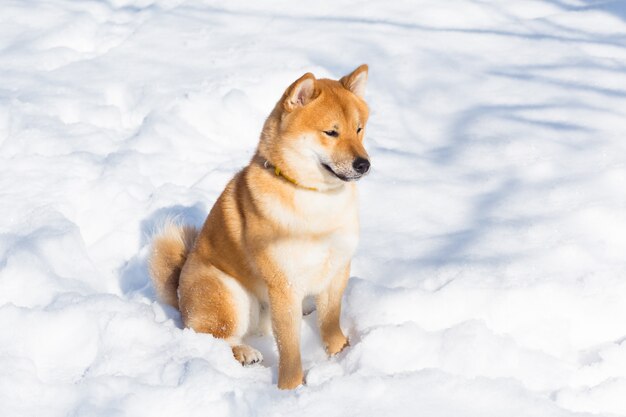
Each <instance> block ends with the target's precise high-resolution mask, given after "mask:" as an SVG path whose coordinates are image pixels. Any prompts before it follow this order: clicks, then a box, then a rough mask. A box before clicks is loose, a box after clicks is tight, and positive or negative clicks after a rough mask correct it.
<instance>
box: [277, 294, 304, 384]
mask: <svg viewBox="0 0 626 417" xmlns="http://www.w3.org/2000/svg"><path fill="white" fill-rule="evenodd" d="M268 294H269V299H270V311H271V316H272V329H273V331H274V337H275V338H276V344H277V346H278V355H279V362H278V388H281V389H293V388H296V387H297V386H298V385H300V384H302V382H303V373H302V360H301V358H300V323H301V321H302V297H301V296H299V295H298V294H296V293H295V292H294V291H293V290H292V289H291V288H290V286H289V285H287V283H277V284H274V285H269V286H268Z"/></svg>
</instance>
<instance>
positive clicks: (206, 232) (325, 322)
mask: <svg viewBox="0 0 626 417" xmlns="http://www.w3.org/2000/svg"><path fill="white" fill-rule="evenodd" d="M366 79H367V66H365V65H362V66H360V67H359V68H357V69H356V70H355V71H353V72H352V73H350V74H348V75H347V76H345V77H343V78H341V79H340V80H339V81H334V80H327V79H320V80H318V79H316V78H315V77H314V76H313V75H312V74H310V73H307V74H305V75H304V76H302V77H301V78H300V79H298V80H296V81H295V82H294V83H293V84H292V85H291V86H289V87H288V88H287V89H286V90H285V93H284V94H283V96H282V98H281V99H280V100H279V101H278V103H277V104H276V106H275V108H274V110H273V111H272V113H271V114H270V116H269V117H268V119H267V121H266V122H265V126H264V127H263V131H262V134H261V139H260V142H259V146H258V148H257V152H256V154H255V155H254V157H253V158H252V160H251V161H250V163H249V165H248V166H246V167H245V168H244V169H243V170H242V171H240V172H239V173H238V174H237V175H236V176H235V177H234V178H233V179H232V180H231V181H230V183H229V184H228V185H227V186H226V188H225V190H224V191H223V193H222V194H221V196H220V197H219V198H218V200H217V201H216V203H215V205H214V206H213V208H212V209H211V212H210V213H209V216H208V217H207V219H206V222H205V223H204V225H203V227H202V230H201V231H200V232H199V235H198V237H197V239H196V240H195V245H193V247H191V246H190V245H187V244H181V242H186V240H185V239H184V238H178V239H175V238H174V237H173V236H176V234H172V233H166V235H165V236H161V237H157V239H156V240H155V243H154V246H153V255H152V258H151V259H152V260H151V264H150V265H151V273H152V276H153V279H154V282H155V286H156V288H157V292H158V293H159V295H160V297H161V299H163V300H164V301H165V302H168V303H170V304H172V305H175V304H174V300H172V298H173V297H174V295H175V294H176V291H175V290H176V284H178V302H179V306H180V310H181V313H182V317H183V322H184V324H185V326H188V327H191V328H193V329H194V330H196V331H198V332H206V333H211V334H213V335H214V336H216V337H220V338H223V339H225V340H227V341H228V342H229V343H230V344H231V346H232V349H233V355H234V356H235V358H236V359H237V360H239V361H240V362H242V363H243V364H248V363H254V362H256V361H258V360H260V359H261V355H260V353H259V352H258V351H256V350H255V349H254V348H252V347H250V346H247V345H245V344H243V342H242V338H243V337H244V336H245V335H246V334H247V333H248V332H250V331H251V330H253V329H254V327H255V326H258V325H259V321H260V313H259V311H261V310H263V309H264V308H269V310H270V318H271V325H272V330H273V333H274V337H275V338H276V342H277V346H278V351H279V372H278V386H279V387H280V388H294V387H296V386H298V385H299V384H301V383H302V382H303V371H302V365H301V358H300V324H301V319H302V301H303V299H304V297H306V296H308V295H315V296H316V297H317V308H318V311H319V325H320V333H321V336H322V339H323V341H324V344H325V346H326V349H327V351H328V353H329V354H335V353H337V352H339V351H340V350H341V349H343V348H344V347H345V346H346V345H347V344H348V339H347V338H346V336H345V335H344V334H343V332H342V330H341V328H340V325H339V318H340V315H341V298H342V295H343V291H344V288H345V285H346V282H347V280H348V276H349V271H350V259H351V257H352V255H353V253H354V250H355V247H356V243H357V240H358V210H357V194H356V187H355V183H354V182H353V180H356V179H358V178H360V177H361V176H362V175H364V174H365V173H366V171H367V169H368V168H369V161H368V156H367V152H366V151H365V148H364V147H363V143H362V141H363V135H364V128H365V124H366V122H367V118H368V108H367V105H366V103H365V101H364V100H363V98H362V94H363V89H364V87H365V81H366ZM359 161H361V162H363V161H365V162H367V164H366V165H367V166H364V165H362V164H361V165H359ZM268 166H273V167H279V169H280V171H281V172H282V173H284V175H282V176H279V175H277V174H276V172H278V171H276V170H274V169H268ZM287 178H289V180H287ZM291 179H293V181H292V180H291ZM182 235H184V233H183V232H179V233H178V235H177V236H179V237H180V236H182ZM179 270H180V280H178V279H177V278H178V275H179V272H178V271H179Z"/></svg>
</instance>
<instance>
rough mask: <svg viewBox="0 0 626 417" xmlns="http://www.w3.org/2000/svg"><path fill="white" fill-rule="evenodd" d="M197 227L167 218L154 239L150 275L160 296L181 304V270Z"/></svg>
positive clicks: (172, 304)
mask: <svg viewBox="0 0 626 417" xmlns="http://www.w3.org/2000/svg"><path fill="white" fill-rule="evenodd" d="M198 233H199V231H198V229H196V228H195V227H193V226H180V225H177V224H175V223H174V222H172V221H169V222H167V223H166V224H165V225H164V226H163V228H162V229H161V231H160V232H159V233H158V234H156V236H155V237H154V240H153V242H152V249H151V252H150V260H149V261H148V265H149V269H150V276H151V277H152V282H153V284H154V288H155V289H156V292H157V296H158V297H159V299H160V300H161V301H162V302H164V303H167V304H169V305H171V306H173V307H176V308H178V279H179V277H180V271H181V269H182V268H183V265H184V264H185V261H186V260H187V255H188V254H189V251H190V250H191V248H193V245H194V242H195V241H196V237H197V236H198Z"/></svg>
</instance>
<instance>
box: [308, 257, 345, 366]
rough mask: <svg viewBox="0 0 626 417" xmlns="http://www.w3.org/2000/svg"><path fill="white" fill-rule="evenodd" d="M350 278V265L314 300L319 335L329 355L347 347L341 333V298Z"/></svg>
mask: <svg viewBox="0 0 626 417" xmlns="http://www.w3.org/2000/svg"><path fill="white" fill-rule="evenodd" d="M349 276H350V264H349V263H348V265H347V266H346V267H345V268H343V269H342V270H341V271H340V272H339V273H338V274H337V275H336V276H335V277H334V278H333V279H332V281H331V282H330V284H329V285H328V288H326V290H324V291H322V292H321V293H320V294H319V295H318V296H317V299H316V303H317V314H318V320H319V326H320V334H321V336H322V340H323V341H324V345H325V347H326V351H327V352H328V353H329V354H330V355H334V354H335V353H339V352H341V350H342V349H343V348H344V347H346V346H348V338H347V337H346V336H345V335H344V334H343V332H342V331H341V326H340V325H339V319H340V317H341V298H342V296H343V291H344V290H345V288H346V283H347V282H348V277H349Z"/></svg>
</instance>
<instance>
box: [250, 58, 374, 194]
mask: <svg viewBox="0 0 626 417" xmlns="http://www.w3.org/2000/svg"><path fill="white" fill-rule="evenodd" d="M366 82H367V65H361V66H360V67H358V68H357V69H355V70H354V71H353V72H351V73H350V74H348V75H346V76H345V77H343V78H341V79H340V80H338V81H335V80H329V79H319V80H318V79H316V78H315V76H313V74H311V73H307V74H304V75H303V76H302V77H300V78H299V79H298V80H296V81H295V82H294V83H293V84H291V85H290V86H289V88H287V90H285V93H284V94H283V96H282V98H281V99H280V101H279V102H278V103H277V104H276V107H275V108H274V111H273V112H272V114H271V115H270V116H269V118H268V120H267V121H266V123H265V127H264V129H263V134H262V136H261V143H260V145H259V151H260V154H261V155H262V156H263V157H264V158H266V159H267V160H268V161H269V162H270V163H271V164H273V165H276V166H277V167H279V168H280V170H281V171H283V172H285V173H286V174H287V175H289V176H290V178H294V179H296V180H297V181H298V183H300V184H303V185H306V186H309V187H316V188H320V189H322V188H325V189H328V188H334V187H337V186H339V185H341V184H342V183H343V182H346V181H355V180H358V179H359V178H361V177H362V176H363V175H365V174H366V173H367V172H368V171H369V169H370V161H369V157H368V155H367V152H366V151H365V148H364V147H363V136H364V134H365V124H366V123H367V118H368V114H369V111H368V108H367V104H366V103H365V101H364V99H363V93H364V90H365V84H366Z"/></svg>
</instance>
